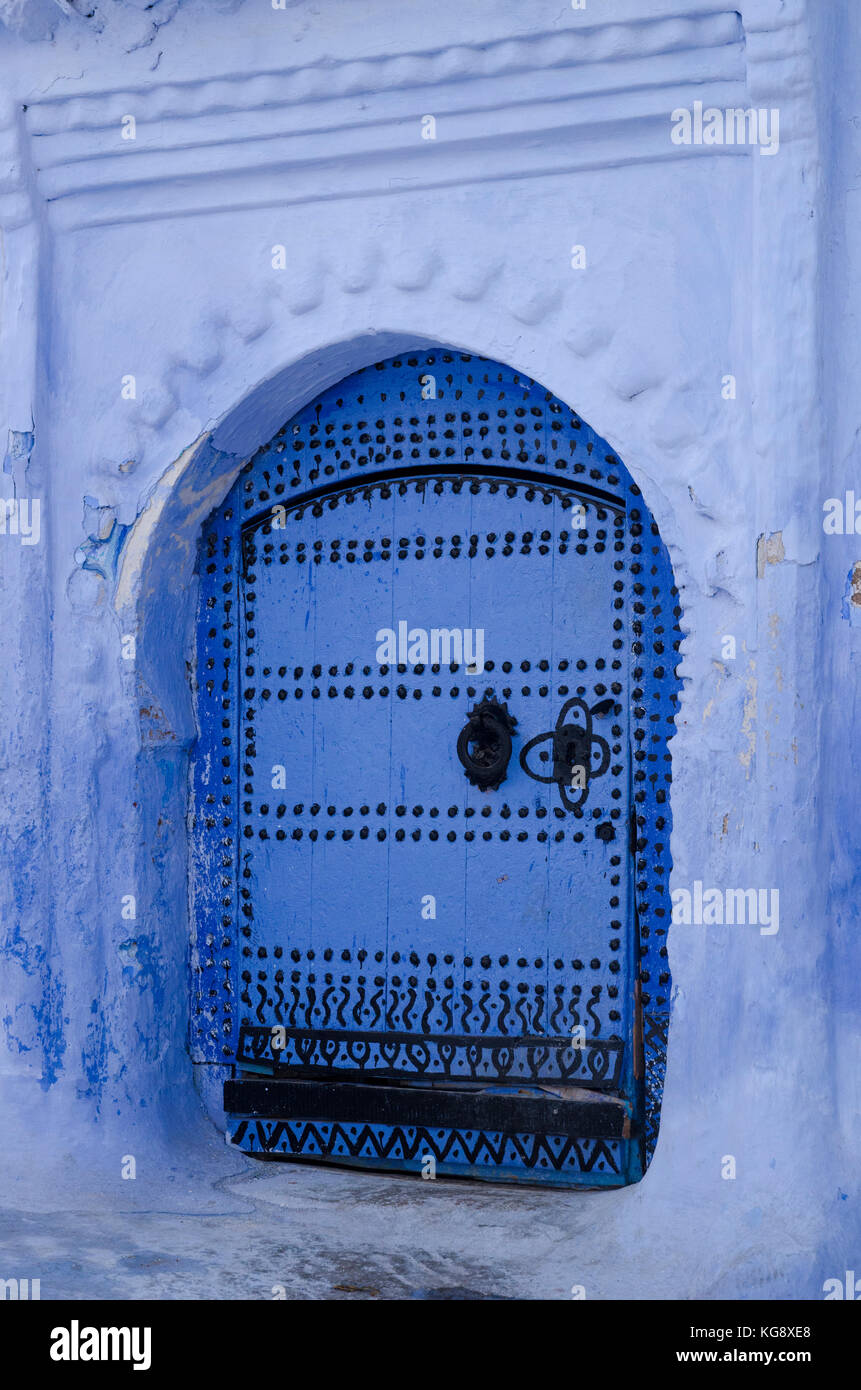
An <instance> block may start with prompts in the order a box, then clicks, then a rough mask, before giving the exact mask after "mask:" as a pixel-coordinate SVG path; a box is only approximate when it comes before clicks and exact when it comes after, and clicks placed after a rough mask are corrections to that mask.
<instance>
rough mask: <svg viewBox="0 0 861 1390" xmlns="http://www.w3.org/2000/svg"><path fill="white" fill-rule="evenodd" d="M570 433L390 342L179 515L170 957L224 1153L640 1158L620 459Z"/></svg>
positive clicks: (470, 368)
mask: <svg viewBox="0 0 861 1390" xmlns="http://www.w3.org/2000/svg"><path fill="white" fill-rule="evenodd" d="M594 444H595V436H594V435H592V433H591V431H588V430H587V428H586V427H585V426H584V425H583V424H582V422H581V421H580V420H579V419H578V417H576V415H574V414H573V412H571V411H570V410H569V409H568V408H567V407H565V406H564V405H562V403H561V402H558V401H556V400H555V399H554V398H553V397H552V396H550V395H549V393H547V392H546V391H544V390H543V389H542V388H541V387H539V386H537V385H536V384H535V383H532V382H529V381H527V380H525V379H523V378H520V377H517V376H516V375H515V374H514V373H513V372H510V371H508V370H507V369H505V368H502V367H498V366H497V364H489V363H486V362H484V361H482V360H480V359H474V358H470V357H467V356H457V355H455V354H448V355H447V356H446V357H445V358H444V357H443V356H442V355H440V354H426V353H425V354H422V355H418V354H415V355H410V356H409V357H404V358H399V359H395V360H393V361H390V362H387V363H382V364H378V366H376V367H372V368H369V369H367V370H365V371H363V372H359V373H357V374H356V375H355V376H354V377H351V378H350V379H348V380H347V381H346V382H342V383H340V384H339V385H338V386H336V387H334V388H332V389H331V390H329V391H327V392H326V393H324V394H323V395H322V396H321V397H319V398H318V399H317V400H316V401H314V402H312V403H310V404H309V405H308V406H306V407H305V408H304V409H303V410H302V411H301V412H300V413H299V414H298V415H297V416H295V418H293V419H292V420H290V421H289V423H288V424H286V425H285V426H284V428H283V429H282V430H280V431H279V433H278V435H277V436H276V438H275V439H274V440H273V441H272V442H271V443H270V444H269V445H267V446H266V448H264V449H263V450H261V451H260V453H259V454H258V455H257V456H256V457H255V458H254V459H253V460H252V461H251V462H250V464H249V465H248V467H247V469H246V471H245V472H244V473H243V474H242V475H241V476H240V478H239V480H238V482H237V484H236V486H235V487H234V489H233V491H232V493H231V495H230V497H228V499H227V501H226V503H225V504H224V506H223V507H222V509H221V511H220V513H219V514H218V516H217V517H216V518H213V521H212V523H211V524H210V525H209V526H208V527H207V529H206V535H205V541H204V546H203V549H202V559H201V573H202V579H203V584H202V599H201V622H200V637H199V658H198V662H199V680H198V685H199V690H200V710H201V715H200V723H201V740H200V746H199V748H198V751H197V756H196V759H195V791H196V800H197V807H198V819H199V821H200V822H201V826H202V833H201V834H199V835H198V837H197V841H196V844H197V855H196V883H197V889H196V901H197V911H198V917H199V925H200V927H201V929H202V931H203V933H204V936H203V940H204V945H203V948H202V954H201V952H200V950H199V951H198V956H197V959H196V961H195V968H196V971H197V988H198V1004H199V1005H200V1002H201V999H203V998H205V994H206V985H207V979H208V978H209V977H210V976H211V979H212V980H213V981H215V982H216V984H215V992H216V993H217V994H218V995H219V998H220V1002H219V1005H218V1009H217V1010H216V1011H213V1012H212V1013H211V1015H210V1016H211V1017H213V1018H215V1017H216V1014H217V1016H218V1017H219V1018H220V1021H221V1036H222V1039H225V1040H226V1041H223V1042H222V1047H221V1051H222V1059H224V1058H227V1059H229V1060H230V1061H231V1062H233V1063H234V1067H235V1069H234V1073H233V1076H232V1077H231V1079H230V1080H228V1082H227V1083H226V1087H225V1109H226V1111H227V1115H228V1128H229V1133H230V1136H231V1140H232V1142H233V1143H234V1144H236V1145H237V1146H239V1147H241V1148H242V1149H244V1150H245V1151H246V1152H248V1153H252V1154H266V1155H278V1156H282V1157H285V1158H295V1159H314V1160H316V1161H331V1162H337V1163H343V1164H355V1165H361V1166H365V1167H372V1168H391V1169H403V1170H407V1171H411V1172H414V1173H416V1174H419V1173H422V1174H424V1176H430V1175H434V1174H437V1173H439V1174H441V1175H444V1174H454V1175H461V1176H474V1177H482V1178H490V1179H496V1180H504V1179H520V1180H532V1181H542V1182H557V1183H562V1184H565V1185H585V1186H603V1185H619V1184H622V1183H625V1182H630V1181H632V1180H635V1179H636V1178H637V1177H639V1176H640V1175H641V1173H642V1165H643V1156H644V1151H643V1142H642V1137H643V1105H642V1089H643V1058H642V1033H643V1026H642V1017H641V1003H640V999H639V994H638V991H637V989H636V988H635V975H636V966H637V960H638V957H639V955H640V954H641V950H640V942H639V935H638V930H639V929H638V923H637V913H636V912H635V910H634V903H633V897H632V868H633V864H632V854H631V851H632V846H633V844H634V843H635V841H636V827H635V825H634V821H633V819H632V752H631V749H632V729H631V650H630V631H629V624H630V620H631V610H632V603H631V599H632V595H631V593H630V585H631V581H632V575H631V561H632V556H631V553H630V545H631V535H632V528H631V524H630V519H629V516H628V511H629V504H630V497H626V486H627V484H628V482H629V480H627V478H625V477H623V475H622V470H621V468H620V465H619V464H618V462H617V461H616V460H615V459H613V457H612V456H611V455H610V456H608V455H607V452H606V446H604V448H603V449H602V450H600V451H599V450H597V449H596V448H595V447H594ZM638 515H639V513H638ZM634 530H635V531H638V530H639V528H638V527H635V528H634ZM205 672H206V673H211V674H210V675H205V676H204V678H203V679H200V674H202V673H205ZM225 905H227V910H226V911H225ZM216 920H217V921H218V924H219V925H218V926H216ZM208 928H214V929H215V934H216V935H217V933H218V931H220V932H221V933H222V937H223V939H226V940H228V941H229V943H230V946H229V949H226V950H225V953H224V956H223V957H222V959H221V960H220V961H216V960H215V957H216V956H217V955H218V950H217V947H216V948H215V950H213V949H212V943H213V940H214V937H213V932H212V931H211V930H207V929H208ZM225 932H227V933H228V935H227V936H226V937H224V933H225ZM219 975H220V977H221V978H220V979H219ZM225 1005H226V1006H227V1007H226V1008H225ZM203 1013H204V1014H205V1013H206V1010H205V1008H204V1009H203ZM215 1032H217V1029H216V1030H213V1037H214V1036H215Z"/></svg>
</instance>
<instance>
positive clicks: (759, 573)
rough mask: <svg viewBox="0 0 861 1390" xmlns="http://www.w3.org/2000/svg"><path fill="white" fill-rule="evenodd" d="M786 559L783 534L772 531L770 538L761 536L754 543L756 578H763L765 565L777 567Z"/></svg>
mask: <svg viewBox="0 0 861 1390" xmlns="http://www.w3.org/2000/svg"><path fill="white" fill-rule="evenodd" d="M785 559H786V550H785V548H784V545H783V532H782V531H772V533H771V535H770V536H766V535H765V534H763V535H761V536H760V537H759V539H758V540H757V542H756V577H757V579H763V578H764V577H765V567H766V565H779V564H782V563H783V561H784V560H785Z"/></svg>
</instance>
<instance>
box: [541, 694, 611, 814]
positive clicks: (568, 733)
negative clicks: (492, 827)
mask: <svg viewBox="0 0 861 1390" xmlns="http://www.w3.org/2000/svg"><path fill="white" fill-rule="evenodd" d="M614 705H615V701H614V700H601V701H599V703H598V704H597V705H593V706H592V708H591V709H590V708H589V706H588V705H587V704H586V701H585V700H581V699H580V697H579V695H575V696H574V698H573V699H572V700H567V701H566V702H565V704H564V705H563V706H562V709H561V711H560V713H559V718H558V719H557V720H556V728H555V729H550V730H548V732H547V733H546V734H536V736H535V738H531V739H530V740H529V742H528V743H527V744H526V745H525V746H524V747H523V748H522V749H521V750H520V766H521V767H522V768H523V771H524V772H525V773H526V775H527V777H531V778H532V779H533V781H535V782H555V783H556V785H557V786H558V788H559V795H560V797H561V798H562V805H563V806H564V807H565V809H566V811H576V810H577V809H578V808H579V807H580V806H582V805H583V802H584V801H585V800H586V797H587V796H588V794H589V783H590V782H592V781H593V780H594V779H595V778H596V777H603V775H604V773H605V772H606V771H607V768H608V767H609V766H610V748H609V745H608V743H607V740H606V739H605V738H602V737H601V735H600V734H595V733H593V732H592V716H593V715H598V716H599V717H600V716H601V715H605V714H609V712H610V710H611V709H613V708H614ZM575 709H576V710H577V711H578V712H579V715H580V717H579V719H578V720H577V721H576V722H574V720H570V719H569V716H570V714H571V712H572V711H573V710H575ZM547 739H549V740H550V741H551V744H552V749H551V751H550V752H549V753H548V752H544V753H539V755H538V756H539V757H540V758H541V760H542V761H543V762H548V761H549V760H550V759H551V758H552V766H553V771H552V772H551V773H550V775H549V776H547V775H545V774H543V773H540V772H533V771H532V768H531V767H530V766H529V764H528V762H527V759H528V757H529V754H530V753H531V751H532V749H533V748H535V746H536V745H537V744H539V743H544V742H545V740H547ZM593 745H597V747H598V749H599V751H600V755H601V759H600V762H599V763H598V765H597V767H593V765H592V748H593Z"/></svg>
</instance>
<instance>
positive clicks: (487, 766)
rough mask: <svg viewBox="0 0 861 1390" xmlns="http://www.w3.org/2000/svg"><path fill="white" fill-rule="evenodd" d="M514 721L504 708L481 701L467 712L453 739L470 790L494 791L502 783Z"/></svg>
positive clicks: (497, 703) (509, 753)
mask: <svg viewBox="0 0 861 1390" xmlns="http://www.w3.org/2000/svg"><path fill="white" fill-rule="evenodd" d="M516 723H517V720H516V719H515V718H514V716H513V715H511V714H509V713H508V706H507V705H501V704H499V702H498V701H497V700H489V699H484V700H482V701H481V703H480V704H478V705H476V706H475V708H474V709H472V710H470V712H469V721H468V723H466V724H465V725H464V727H463V728H462V729H461V731H460V733H459V734H458V736H457V756H458V757H459V758H460V761H461V762H462V763H463V766H464V767H465V768H466V775H467V777H468V778H469V780H470V782H471V783H472V785H473V786H474V787H480V788H481V790H482V791H483V792H486V791H490V790H495V789H496V788H497V787H498V786H499V785H500V783H502V782H504V781H505V774H506V771H507V770H508V760H509V758H510V757H511V735H512V733H513V732H514V726H515V724H516Z"/></svg>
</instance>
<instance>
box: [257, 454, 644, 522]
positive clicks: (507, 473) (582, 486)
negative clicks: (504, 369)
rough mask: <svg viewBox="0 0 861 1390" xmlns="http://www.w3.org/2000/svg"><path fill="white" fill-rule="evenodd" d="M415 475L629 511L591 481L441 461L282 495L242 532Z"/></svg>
mask: <svg viewBox="0 0 861 1390" xmlns="http://www.w3.org/2000/svg"><path fill="white" fill-rule="evenodd" d="M414 478H426V479H427V480H428V482H433V481H434V480H435V479H437V478H462V479H463V481H464V482H465V483H466V482H469V481H470V479H471V478H492V479H494V480H495V481H497V482H500V483H531V484H533V485H534V486H536V487H544V488H548V489H550V490H552V491H554V492H566V493H570V494H571V496H572V497H582V498H583V499H584V501H588V502H601V503H603V504H604V505H605V506H607V507H610V508H611V509H612V510H613V511H615V512H619V513H624V512H625V511H626V505H625V500H624V498H622V497H617V496H616V495H615V494H614V493H612V492H605V491H604V490H603V488H599V487H592V485H591V483H580V482H574V481H572V480H571V479H570V478H554V477H553V476H552V474H550V473H541V472H538V471H537V470H534V469H516V468H500V467H497V466H495V465H494V464H492V463H490V464H485V463H471V464H460V463H441V464H437V465H436V466H434V467H431V466H429V465H428V464H416V465H414V466H411V467H409V468H381V469H379V470H378V471H376V472H374V473H366V474H365V475H364V476H363V477H362V478H359V477H358V476H356V477H353V478H350V479H347V478H343V479H341V480H340V481H338V482H332V483H324V484H323V485H322V486H321V487H315V488H311V489H310V490H309V491H308V492H300V493H298V494H296V495H295V496H291V497H288V498H280V499H278V500H276V501H274V502H272V503H271V504H270V506H268V507H266V508H264V510H263V511H261V512H255V514H254V516H251V517H246V519H245V520H244V521H243V523H242V533H243V535H244V534H245V533H246V532H248V531H254V530H256V529H257V527H258V526H263V525H264V524H265V523H266V522H267V521H270V520H271V519H272V508H273V507H277V506H282V507H284V509H285V510H286V511H287V512H292V511H295V510H296V509H297V508H299V507H307V506H308V505H309V504H310V503H312V502H318V501H320V500H321V499H322V498H324V497H334V496H336V495H339V494H341V493H344V492H355V493H360V492H363V491H364V490H365V488H367V487H374V486H376V485H377V484H378V483H400V482H406V481H408V480H409V479H414Z"/></svg>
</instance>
